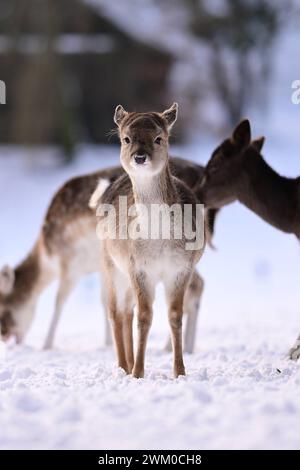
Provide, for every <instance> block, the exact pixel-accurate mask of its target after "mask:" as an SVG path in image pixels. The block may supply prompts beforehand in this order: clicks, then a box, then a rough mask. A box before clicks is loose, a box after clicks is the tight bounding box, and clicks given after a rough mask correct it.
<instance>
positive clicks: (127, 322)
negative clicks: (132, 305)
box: [123, 310, 134, 373]
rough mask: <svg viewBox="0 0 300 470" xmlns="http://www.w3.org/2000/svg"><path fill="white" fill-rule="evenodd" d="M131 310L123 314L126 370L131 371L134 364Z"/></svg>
mask: <svg viewBox="0 0 300 470" xmlns="http://www.w3.org/2000/svg"><path fill="white" fill-rule="evenodd" d="M132 323H133V312H132V310H131V311H129V312H126V313H125V314H124V329H123V335H124V338H123V339H124V344H125V354H126V361H127V369H128V372H129V373H131V372H132V369H133V365H134V350H133V334H132Z"/></svg>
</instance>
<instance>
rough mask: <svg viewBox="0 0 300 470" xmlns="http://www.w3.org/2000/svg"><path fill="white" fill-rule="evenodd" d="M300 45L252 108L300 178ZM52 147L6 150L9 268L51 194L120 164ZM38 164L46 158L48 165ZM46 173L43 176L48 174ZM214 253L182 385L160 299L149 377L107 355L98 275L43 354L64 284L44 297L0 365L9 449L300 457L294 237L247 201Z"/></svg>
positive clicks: (298, 270) (0, 404)
mask: <svg viewBox="0 0 300 470" xmlns="http://www.w3.org/2000/svg"><path fill="white" fill-rule="evenodd" d="M299 48H300V42H299V36H298V35H297V34H296V32H290V33H289V34H285V35H283V36H282V37H281V39H280V41H279V43H278V48H277V51H276V61H275V68H274V71H273V76H272V80H271V85H270V94H271V104H270V106H269V108H268V111H265V112H264V111H262V112H260V113H258V112H257V110H253V111H251V110H249V113H248V115H249V117H250V120H251V121H252V122H253V133H254V135H255V136H257V135H260V134H265V135H266V137H267V141H266V144H265V148H264V155H265V158H266V160H267V161H268V162H269V163H270V164H271V165H272V166H273V167H274V168H275V169H276V170H277V171H279V172H281V173H282V174H285V175H287V176H298V175H299V174H300V163H299V143H300V135H299V125H300V106H296V105H293V104H292V103H291V99H290V97H291V83H292V81H293V80H295V79H299V78H300V77H299V75H300V70H299V65H298V64H297V61H296V60H295V58H296V54H297V52H296V51H297V50H299ZM216 143H217V141H216V139H212V138H211V137H210V138H209V137H208V138H205V137H201V139H196V138H195V140H194V141H191V143H190V144H189V145H185V146H184V147H183V146H181V147H176V148H172V153H173V154H177V155H181V156H184V157H186V158H190V159H194V160H195V161H197V162H200V163H203V164H204V163H205V162H206V161H207V160H208V158H209V156H210V154H211V152H212V150H213V148H214V147H215V145H216ZM53 152H55V150H53V149H51V148H48V149H46V150H45V149H43V150H41V152H38V154H39V161H40V162H43V164H40V165H39V166H37V164H36V158H35V156H33V154H32V152H31V151H30V150H26V149H24V148H20V147H11V146H6V147H5V146H2V147H1V149H0V217H1V222H0V265H2V264H4V263H7V262H9V263H10V264H12V265H14V264H15V263H17V262H18V261H20V259H21V258H23V257H24V256H25V254H26V252H27V251H28V250H29V249H30V248H31V246H32V244H33V242H34V241H35V238H36V236H37V234H38V231H39V228H40V225H41V222H42V220H43V215H44V213H45V210H46V208H47V205H48V203H49V200H50V198H51V196H52V195H53V193H54V191H55V190H56V189H57V188H58V187H59V186H60V185H61V183H63V182H64V181H65V180H66V179H67V178H69V177H71V176H73V175H78V174H83V173H88V172H89V171H93V170H95V169H98V168H101V167H105V166H107V165H112V164H115V163H117V162H118V148H117V147H114V146H91V145H89V146H88V145H82V146H80V147H78V150H77V154H76V158H75V159H74V161H73V163H72V164H71V165H69V166H67V167H66V166H62V167H59V166H55V165H54V166H51V165H48V164H47V162H48V161H51V162H52V158H51V157H52V154H53ZM41 155H42V157H43V158H40V156H41ZM45 167H46V168H45ZM214 243H215V245H216V247H217V251H215V252H213V251H211V250H210V249H209V248H208V249H207V250H206V253H205V255H204V257H203V259H202V260H201V262H200V263H199V272H200V273H201V274H202V276H203V277H204V279H205V291H204V295H203V302H202V305H201V310H200V316H199V325H198V331H197V347H196V353H195V354H194V355H191V356H188V355H187V356H186V357H185V361H186V369H187V376H186V377H184V378H180V379H178V380H174V379H172V370H171V365H172V357H171V354H169V353H165V352H163V346H164V344H165V342H166V338H167V331H168V327H167V318H166V309H165V304H164V300H163V295H162V292H161V289H160V288H159V289H158V293H157V299H156V303H155V310H154V312H155V313H154V322H153V327H152V331H151V336H150V340H149V345H148V352H147V361H146V376H145V379H144V380H136V379H133V378H131V377H128V376H125V375H124V374H123V372H122V371H120V370H118V369H117V368H116V367H115V357H114V354H113V351H112V350H111V349H105V348H104V347H103V333H104V320H103V310H102V307H101V304H100V301H99V286H98V281H97V277H96V276H94V275H93V276H89V277H87V278H86V279H84V280H82V282H81V283H80V285H79V286H78V288H77V289H76V291H75V292H74V293H73V295H72V296H71V298H70V300H69V302H68V304H67V306H66V308H65V311H64V313H63V317H62V320H61V323H60V326H59V329H58V334H57V338H56V342H55V349H54V350H53V351H41V345H42V343H43V340H44V337H45V334H46V331H47V327H48V324H49V322H50V317H51V314H52V312H53V306H54V295H55V291H56V288H57V285H56V284H54V285H52V286H51V287H50V288H49V289H47V291H46V292H45V293H44V294H43V296H42V297H41V300H40V303H39V308H38V312H37V316H36V319H35V321H34V324H33V325H32V328H31V330H30V332H29V335H28V337H27V340H26V345H24V346H20V347H16V346H13V347H11V348H9V349H8V350H7V351H6V354H5V357H4V358H3V359H0V422H1V426H0V448H1V449H8V448H9V449H10V448H16V449H17V448H18V449H19V448H26V449H27V448H34V449H40V448H51V449H53V448H58V449H67V448H68V449H69V448H71V449H81V448H84V449H87V448H89V449H91V448H99V449H117V448H118V449H129V448H133V449H135V448H148V449H152V448H153V449H156V448H158V449H161V448H165V449H174V448H180V449H189V448H193V449H254V448H257V449H265V448H274V449H278V448H287V449H292V448H296V449H299V448H300V437H299V432H297V429H298V428H299V420H300V365H299V364H294V363H291V362H288V361H287V360H286V359H285V358H284V356H285V354H286V352H287V351H288V349H289V347H290V346H291V345H292V343H293V341H294V340H295V338H296V336H297V334H299V333H300V293H299V280H300V263H299V259H300V247H299V242H297V240H296V239H295V238H294V237H293V236H289V235H286V234H283V233H281V232H279V231H277V230H275V229H273V228H272V227H270V226H268V225H267V224H266V223H264V222H263V221H261V220H260V219H259V218H258V217H256V216H255V215H254V214H252V213H250V211H248V210H247V209H245V208H244V207H242V206H241V205H239V204H237V203H236V204H233V205H231V206H229V207H227V208H225V209H224V210H222V212H221V214H220V216H219V217H218V220H217V224H216V236H215V239H214Z"/></svg>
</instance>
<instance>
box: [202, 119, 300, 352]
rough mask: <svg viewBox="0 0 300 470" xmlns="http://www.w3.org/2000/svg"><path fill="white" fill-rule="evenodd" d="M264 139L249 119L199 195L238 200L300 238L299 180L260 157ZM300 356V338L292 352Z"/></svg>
mask: <svg viewBox="0 0 300 470" xmlns="http://www.w3.org/2000/svg"><path fill="white" fill-rule="evenodd" d="M263 144H264V137H261V138H259V139H257V140H255V141H252V142H251V128H250V123H249V121H248V120H244V121H242V122H241V123H240V124H239V125H238V126H237V127H236V129H235V130H234V132H233V134H232V136H231V137H230V138H229V139H226V140H225V141H224V142H223V143H222V144H221V145H220V146H219V147H217V149H216V150H215V151H214V152H213V154H212V156H211V158H210V160H209V162H208V163H207V166H206V168H205V170H204V176H203V179H202V182H201V184H200V187H199V189H198V191H196V192H197V194H198V197H200V198H201V199H202V200H203V202H204V203H205V204H206V205H208V206H211V207H223V206H224V205H226V204H228V203H230V202H233V201H236V200H237V201H239V202H241V203H242V204H244V205H245V206H246V207H248V208H249V209H250V210H252V211H253V212H254V213H255V214H257V215H258V216H259V217H261V218H262V219H263V220H265V221H266V222H268V223H269V224H271V225H273V227H276V228H277V229H279V230H282V231H283V232H286V233H292V234H294V235H296V237H297V238H298V239H300V178H299V177H298V178H286V177H284V176H281V175H279V174H278V173H277V172H276V171H275V170H273V169H272V168H271V167H270V166H269V165H268V163H267V162H266V161H265V160H264V158H263V157H262V155H261V153H260V152H261V150H262V147H263ZM289 357H290V358H291V359H295V360H296V359H298V358H299V357H300V336H299V337H298V339H297V341H296V343H295V345H294V346H293V348H291V350H290V352H289Z"/></svg>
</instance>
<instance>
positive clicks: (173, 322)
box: [166, 272, 190, 378]
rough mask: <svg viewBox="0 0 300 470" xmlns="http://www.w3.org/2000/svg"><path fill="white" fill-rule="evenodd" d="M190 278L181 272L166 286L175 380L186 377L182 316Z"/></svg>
mask: <svg viewBox="0 0 300 470" xmlns="http://www.w3.org/2000/svg"><path fill="white" fill-rule="evenodd" d="M189 278H190V275H189V274H186V273H185V272H181V273H179V274H178V275H177V276H176V278H175V279H174V280H173V282H169V283H168V285H167V286H166V293H167V300H168V305H169V307H168V317H169V324H170V328H171V339H172V346H173V369H174V377H175V378H177V377H178V376H179V375H185V367H184V362H183V354H182V316H183V302H184V296H185V292H186V290H187V286H188V283H189Z"/></svg>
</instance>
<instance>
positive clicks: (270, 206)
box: [238, 152, 300, 237]
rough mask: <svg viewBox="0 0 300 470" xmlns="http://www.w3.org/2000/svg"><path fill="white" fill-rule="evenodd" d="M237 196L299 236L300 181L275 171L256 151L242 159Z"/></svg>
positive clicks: (281, 228) (278, 224)
mask: <svg viewBox="0 0 300 470" xmlns="http://www.w3.org/2000/svg"><path fill="white" fill-rule="evenodd" d="M238 186H239V188H238V200H239V201H240V202H241V203H242V204H244V205H245V206H246V207H248V208H249V209H250V210H251V211H253V212H255V213H256V214H257V215H258V216H260V217H261V218H262V219H264V220H265V221H266V222H268V223H269V224H271V225H273V226H274V227H276V228H278V229H279V230H282V231H284V232H287V233H295V234H296V235H297V236H298V237H299V236H300V230H299V229H300V226H299V219H298V220H297V214H298V212H299V210H298V209H299V195H300V191H299V189H300V188H299V186H300V185H299V181H298V180H296V179H291V178H285V177H283V176H280V175H279V174H278V173H276V171H274V170H273V169H272V168H271V167H270V166H269V165H268V164H267V163H266V162H265V160H264V159H263V158H262V156H261V155H259V154H257V152H252V153H251V154H250V155H247V158H245V160H244V166H243V170H242V178H241V180H240V183H239V185H238Z"/></svg>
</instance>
